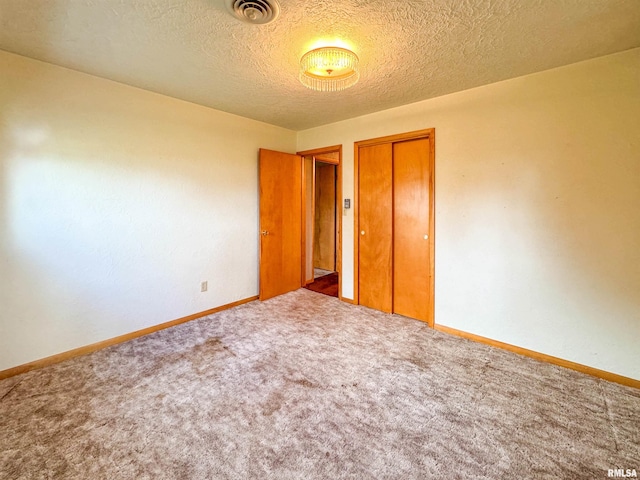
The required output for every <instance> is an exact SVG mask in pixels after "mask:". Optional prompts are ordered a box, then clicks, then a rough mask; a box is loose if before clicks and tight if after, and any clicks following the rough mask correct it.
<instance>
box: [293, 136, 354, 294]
mask: <svg viewBox="0 0 640 480" xmlns="http://www.w3.org/2000/svg"><path fill="white" fill-rule="evenodd" d="M335 152H337V153H338V160H337V162H336V161H335V160H332V159H329V158H326V157H325V158H322V157H323V154H326V153H335ZM296 155H300V157H302V159H303V160H302V161H303V169H302V176H303V178H302V185H303V189H302V205H303V206H304V208H303V209H302V225H303V234H302V267H301V268H302V279H303V283H302V284H303V285H304V282H305V280H306V270H307V268H306V258H307V242H306V240H307V236H306V228H304V226H305V225H306V204H307V201H306V194H307V193H306V188H304V186H305V185H306V174H307V172H306V171H305V169H304V157H309V156H312V157H314V159H313V172H312V175H314V181H313V190H314V196H315V170H316V169H315V161H316V158H315V157H318V160H319V161H321V162H324V163H332V164H334V165H335V166H336V177H337V178H336V185H337V188H336V217H337V222H336V223H337V229H338V235H337V241H336V271H337V272H338V298H339V299H340V300H343V298H342V145H332V146H330V147H322V148H314V149H311V150H304V151H302V152H296ZM313 209H314V210H315V205H314V206H313Z"/></svg>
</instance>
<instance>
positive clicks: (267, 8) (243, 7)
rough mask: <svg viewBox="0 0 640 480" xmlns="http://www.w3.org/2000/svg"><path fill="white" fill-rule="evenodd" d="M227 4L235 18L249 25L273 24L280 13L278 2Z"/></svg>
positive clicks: (253, 0) (247, 0)
mask: <svg viewBox="0 0 640 480" xmlns="http://www.w3.org/2000/svg"><path fill="white" fill-rule="evenodd" d="M226 3H227V9H228V10H229V12H231V14H232V15H233V16H234V17H236V18H239V19H240V20H242V21H243V22H248V23H255V24H262V23H269V22H273V21H274V20H275V19H276V18H278V14H279V13H280V6H279V5H278V2H277V1H276V0H227V2H226Z"/></svg>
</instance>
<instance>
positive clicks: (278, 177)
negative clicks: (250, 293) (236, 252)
mask: <svg viewBox="0 0 640 480" xmlns="http://www.w3.org/2000/svg"><path fill="white" fill-rule="evenodd" d="M302 201H303V196H302V157H300V156H299V155H292V154H289V153H282V152H275V151H273V150H265V149H260V300H266V299H268V298H271V297H275V296H278V295H282V294H283V293H287V292H290V291H292V290H297V289H298V288H300V287H301V286H302V285H303V284H304V278H303V272H302V269H301V264H302Z"/></svg>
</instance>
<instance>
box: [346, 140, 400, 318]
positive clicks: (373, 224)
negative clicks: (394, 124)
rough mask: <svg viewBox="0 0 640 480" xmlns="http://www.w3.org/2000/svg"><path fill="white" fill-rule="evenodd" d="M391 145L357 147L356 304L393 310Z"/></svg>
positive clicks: (387, 310) (385, 310)
mask: <svg viewBox="0 0 640 480" xmlns="http://www.w3.org/2000/svg"><path fill="white" fill-rule="evenodd" d="M392 153H393V152H392V144H390V143H386V144H382V145H371V146H364V147H360V148H359V154H358V191H359V193H358V228H359V230H358V231H356V232H355V233H356V235H357V238H358V257H357V261H358V278H357V281H358V303H359V304H360V305H365V306H367V307H371V308H375V309H377V310H382V311H383V312H391V311H392V307H393V305H392V240H393V238H392V229H393V217H392V214H393V210H392V198H393V197H392V178H393V176H392Z"/></svg>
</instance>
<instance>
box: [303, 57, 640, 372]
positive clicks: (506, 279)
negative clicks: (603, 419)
mask: <svg viewBox="0 0 640 480" xmlns="http://www.w3.org/2000/svg"><path fill="white" fill-rule="evenodd" d="M354 88H358V87H357V86H356V87H354ZM639 122H640V49H634V50H630V51H627V52H623V53H620V54H616V55H610V56H607V57H601V58H598V59H595V60H590V61H586V62H582V63H578V64H574V65H570V66H566V67H562V68H558V69H554V70H549V71H546V72H542V73H538V74H535V75H528V76H525V77H520V78H516V79H513V80H508V81H504V82H500V83H496V84H493V85H489V86H485V87H480V88H476V89H472V90H468V91H464V92H460V93H456V94H452V95H447V96H444V97H440V98H436V99H432V100H427V101H423V102H419V103H414V104H411V105H406V106H403V107H399V108H394V109H391V110H386V111H382V112H378V113H375V114H371V115H366V116H363V117H359V118H355V119H352V120H347V121H343V122H339V123H335V124H331V125H326V126H323V127H318V128H314V129H310V130H306V131H303V132H299V133H298V150H307V149H312V148H318V147H323V146H327V145H335V144H342V145H343V160H344V164H343V175H344V176H343V178H344V184H343V192H344V193H343V196H344V197H345V198H353V190H354V184H353V178H354V176H353V143H354V142H355V141H358V140H365V139H369V138H375V137H379V136H384V135H390V134H395V133H401V132H406V131H411V130H418V129H423V128H430V127H435V129H436V135H435V138H436V298H435V303H436V311H435V320H436V323H439V324H441V325H447V326H450V327H453V328H457V329H460V330H464V331H467V332H471V333H475V334H478V335H482V336H485V337H489V338H492V339H496V340H500V341H503V342H507V343H511V344H514V345H518V346H521V347H524V348H529V349H531V350H535V351H538V352H542V353H546V354H549V355H554V356H558V357H561V358H565V359H568V360H571V361H574V362H578V363H582V364H585V365H589V366H592V367H595V368H600V369H603V370H607V371H610V372H614V373H618V374H621V375H625V376H629V377H632V378H636V379H640V345H639V344H638V341H639V339H640V213H639V212H640V133H639V132H640V123H639ZM343 220H344V236H343V252H342V254H343V281H344V286H343V292H344V295H345V297H347V298H351V297H352V296H353V267H352V265H353V210H351V211H350V213H349V214H348V217H344V218H343Z"/></svg>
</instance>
